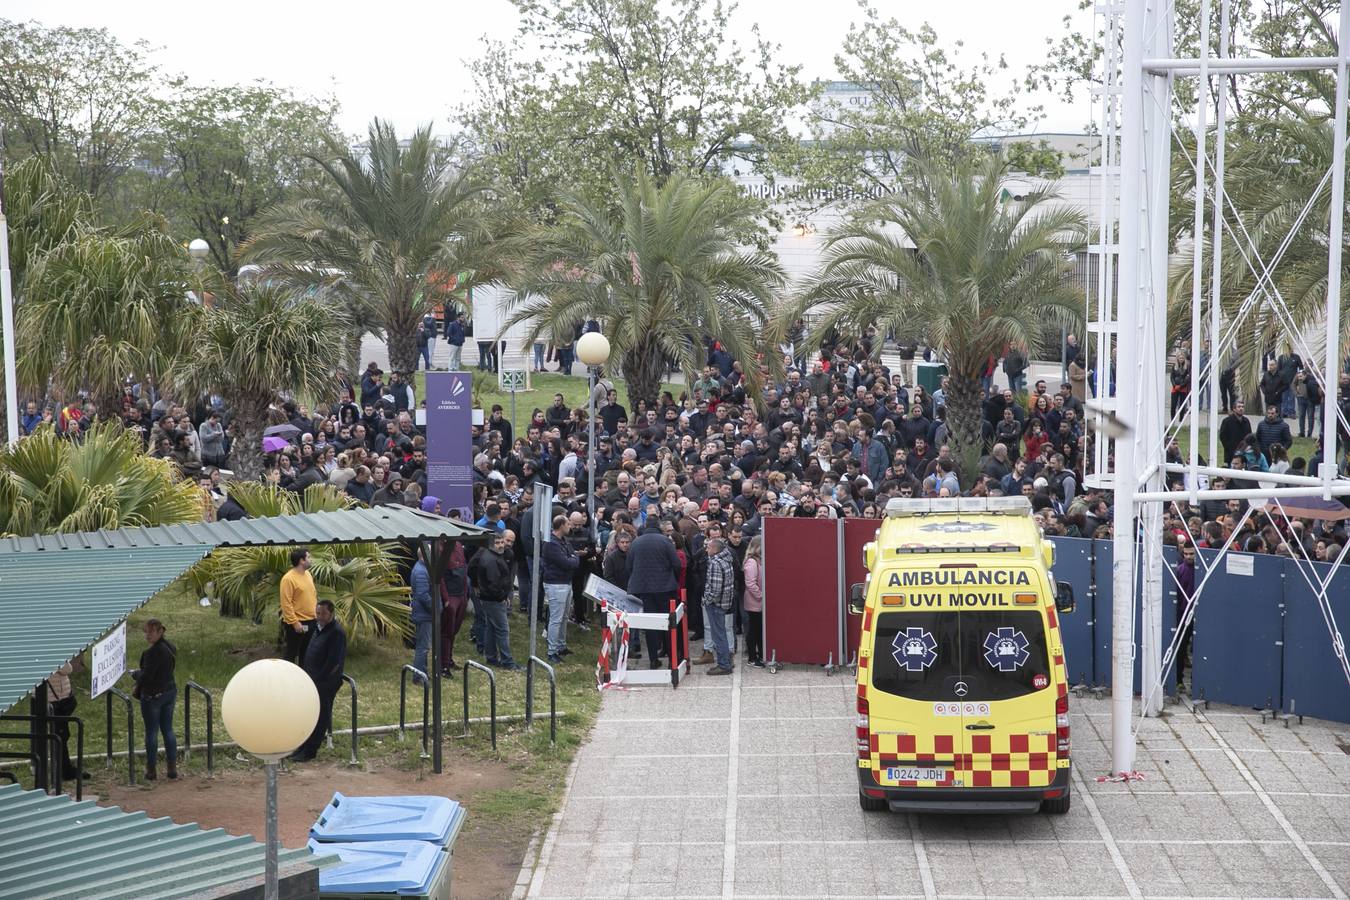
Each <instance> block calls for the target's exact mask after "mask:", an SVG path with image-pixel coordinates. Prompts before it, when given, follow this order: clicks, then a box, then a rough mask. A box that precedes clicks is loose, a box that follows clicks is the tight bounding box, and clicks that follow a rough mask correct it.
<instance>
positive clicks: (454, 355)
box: [445, 313, 464, 372]
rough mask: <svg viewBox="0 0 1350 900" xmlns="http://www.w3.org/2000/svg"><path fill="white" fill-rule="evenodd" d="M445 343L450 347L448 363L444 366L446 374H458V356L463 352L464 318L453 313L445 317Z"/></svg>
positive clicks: (459, 314)
mask: <svg viewBox="0 0 1350 900" xmlns="http://www.w3.org/2000/svg"><path fill="white" fill-rule="evenodd" d="M445 342H446V343H447V344H449V345H450V361H449V362H447V363H446V364H445V367H446V371H447V372H458V371H459V366H460V354H462V353H463V352H464V316H463V315H462V314H461V313H453V314H451V315H447V316H446V317H445Z"/></svg>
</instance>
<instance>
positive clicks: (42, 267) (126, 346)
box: [15, 225, 200, 414]
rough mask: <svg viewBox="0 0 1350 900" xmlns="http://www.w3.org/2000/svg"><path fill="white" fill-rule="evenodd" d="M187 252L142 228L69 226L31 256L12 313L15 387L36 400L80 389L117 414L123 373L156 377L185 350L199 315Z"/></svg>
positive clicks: (101, 407) (156, 232)
mask: <svg viewBox="0 0 1350 900" xmlns="http://www.w3.org/2000/svg"><path fill="white" fill-rule="evenodd" d="M191 278H192V276H191V273H190V271H189V266H188V258H187V254H186V253H185V252H184V251H183V249H182V247H180V246H179V245H178V244H176V243H175V242H174V241H173V240H172V239H171V238H169V237H168V236H167V235H166V234H164V233H163V232H161V231H159V230H157V229H154V228H151V227H148V226H143V227H141V228H139V229H137V230H134V231H131V232H124V233H116V234H115V233H110V232H108V231H103V230H99V229H95V228H90V227H79V226H78V225H77V226H75V227H74V228H73V229H72V230H71V232H70V233H69V234H68V235H67V237H66V238H65V239H64V240H61V241H60V242H59V243H56V244H55V245H54V246H51V247H49V248H48V249H47V250H45V251H44V252H41V253H40V254H39V255H37V257H36V258H35V259H33V258H30V259H29V260H28V263H27V271H26V273H25V274H24V277H23V282H22V293H21V295H20V298H19V300H20V302H19V303H18V304H17V308H16V311H15V318H16V321H15V332H16V336H17V343H18V375H19V382H20V385H21V386H23V387H24V388H25V389H27V390H30V391H32V392H34V393H36V394H37V395H39V396H41V395H42V394H43V393H45V392H46V390H47V386H48V383H49V380H50V383H51V384H52V385H53V386H54V387H55V388H56V389H57V390H58V391H59V392H62V393H64V394H66V395H67V396H73V395H74V393H75V392H76V391H80V390H86V391H88V392H89V394H90V396H91V397H92V398H93V400H94V402H95V403H96V405H97V407H98V410H99V412H100V413H103V414H107V413H109V412H110V411H112V410H113V409H114V403H115V400H116V398H117V397H118V396H119V395H120V394H121V387H122V384H123V383H124V382H125V381H126V379H127V377H128V376H136V377H140V376H141V375H142V374H144V373H147V372H149V373H161V372H163V371H165V370H166V369H167V368H168V366H169V363H170V362H171V361H173V360H175V359H178V358H180V356H181V355H182V354H183V352H184V351H185V348H186V346H187V342H188V339H189V337H190V336H191V334H192V332H193V329H194V322H195V320H196V318H197V314H198V312H199V311H200V307H198V306H197V305H196V304H195V303H193V302H192V301H191V299H189V296H188V293H189V290H190V289H191V286H192V281H191Z"/></svg>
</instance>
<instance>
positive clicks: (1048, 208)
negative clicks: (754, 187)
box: [775, 154, 1086, 478]
mask: <svg viewBox="0 0 1350 900" xmlns="http://www.w3.org/2000/svg"><path fill="white" fill-rule="evenodd" d="M908 168H909V173H910V174H909V175H908V176H907V179H906V185H905V190H904V191H901V192H898V193H895V194H891V195H888V196H887V197H884V198H882V199H880V200H877V201H875V202H873V203H871V204H868V205H867V206H865V207H864V208H862V209H861V210H859V211H858V212H857V214H856V215H855V216H854V217H853V218H852V219H851V220H850V221H848V222H847V223H845V224H844V225H843V226H842V227H840V228H839V229H838V230H837V231H835V232H833V233H832V234H831V235H830V236H829V238H828V240H827V241H826V244H825V257H824V262H823V264H822V266H821V271H820V275H819V277H818V278H817V279H816V281H815V282H814V283H813V284H812V285H811V286H810V288H809V289H808V290H807V291H805V292H804V293H803V294H802V296H801V297H799V298H798V299H797V301H796V302H795V303H794V304H791V305H790V306H788V307H787V308H785V309H784V310H782V311H781V312H780V315H779V316H778V317H777V319H776V323H775V329H776V330H780V331H781V330H783V329H785V328H786V324H785V323H790V322H792V321H793V320H794V319H795V318H796V317H798V316H800V315H801V314H802V313H803V312H805V311H806V310H807V309H812V308H815V310H816V312H817V313H818V314H819V318H818V320H817V325H816V335H817V337H819V335H821V334H823V333H825V332H827V331H830V330H832V329H838V330H839V331H841V332H843V333H845V334H860V333H862V331H863V329H864V328H866V327H867V326H869V325H876V326H877V327H878V328H879V329H880V330H881V331H882V332H883V333H884V332H885V331H887V330H890V329H894V330H896V331H897V332H899V331H902V330H905V331H912V330H913V329H914V328H916V327H917V328H918V329H919V330H920V331H921V332H922V334H923V335H924V336H925V337H926V339H927V344H928V345H929V346H931V347H932V348H933V349H934V350H935V351H936V352H937V353H938V355H939V356H941V357H942V358H943V359H945V360H946V361H947V365H948V366H949V368H950V373H951V382H950V387H949V389H948V391H947V423H948V426H949V435H950V440H951V442H952V449H953V452H954V455H955V456H956V457H957V459H958V461H959V462H960V464H961V466H962V472H963V474H964V475H965V476H966V477H967V478H968V477H970V474H971V473H972V472H973V471H975V467H976V466H977V464H978V460H979V455H980V451H981V415H982V411H981V400H982V399H983V398H982V397H981V390H980V374H981V372H982V371H983V369H984V367H985V365H986V364H987V362H988V360H989V357H990V355H991V354H992V355H997V354H998V353H1000V352H1001V350H1002V348H1003V347H1004V346H1005V345H1007V344H1008V343H1010V342H1012V343H1017V344H1022V345H1034V344H1036V343H1037V342H1038V341H1039V340H1040V339H1041V336H1042V334H1043V332H1045V331H1046V330H1047V329H1049V330H1053V331H1054V332H1055V333H1056V334H1057V333H1058V329H1059V327H1060V325H1061V323H1064V324H1068V323H1071V322H1074V321H1075V320H1076V319H1077V318H1079V317H1081V314H1082V313H1081V310H1082V305H1083V298H1082V295H1081V293H1080V292H1079V291H1078V289H1077V288H1075V287H1073V283H1072V272H1071V269H1070V265H1069V263H1068V262H1067V261H1066V259H1065V252H1064V251H1065V250H1066V249H1068V248H1069V247H1070V246H1072V245H1073V244H1074V243H1076V242H1078V241H1081V239H1082V237H1083V235H1084V234H1085V231H1086V229H1085V223H1084V220H1083V217H1082V215H1081V214H1080V213H1079V212H1077V211H1076V210H1074V209H1072V208H1070V207H1068V206H1063V205H1060V206H1056V205H1054V204H1053V203H1051V201H1053V200H1054V199H1055V196H1056V195H1055V194H1054V192H1053V190H1052V189H1051V188H1048V187H1047V188H1046V189H1044V190H1035V191H1030V192H1028V193H1026V194H1022V195H1020V196H1021V198H1022V199H1014V198H1013V196H1012V195H1010V194H1008V193H1007V192H1006V191H1005V189H1004V185H1005V182H1006V179H1007V175H1008V164H1007V161H1006V160H1005V159H1004V158H1003V157H1002V156H999V155H995V154H987V155H986V156H985V157H984V158H976V159H969V160H967V161H965V162H963V163H960V164H959V165H957V166H956V167H955V171H954V174H953V172H952V170H951V169H949V167H948V166H946V165H944V164H939V163H935V162H931V161H923V160H912V161H911V162H910V164H909V167H908Z"/></svg>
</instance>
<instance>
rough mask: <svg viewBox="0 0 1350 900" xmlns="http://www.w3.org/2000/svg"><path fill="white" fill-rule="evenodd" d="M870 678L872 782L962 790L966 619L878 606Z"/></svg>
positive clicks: (869, 663)
mask: <svg viewBox="0 0 1350 900" xmlns="http://www.w3.org/2000/svg"><path fill="white" fill-rule="evenodd" d="M872 634H873V642H872V650H871V658H870V659H869V660H868V672H869V674H870V677H871V680H872V681H871V690H870V691H869V692H868V706H869V715H870V726H871V748H870V749H871V761H872V772H873V777H874V778H875V779H876V782H877V784H879V785H882V786H883V787H960V786H962V784H963V776H962V773H961V770H960V768H959V765H960V763H961V761H962V760H963V758H964V757H965V755H966V754H967V753H968V752H969V751H968V750H967V748H966V731H965V728H964V724H965V723H964V720H963V718H962V712H961V710H962V702H961V700H962V697H961V694H960V691H961V690H962V688H961V684H962V681H963V679H962V659H961V655H962V637H961V622H960V615H959V614H956V613H953V612H947V611H937V610H925V609H917V608H914V607H910V606H903V607H888V606H878V607H877V608H876V609H875V621H874V623H873V629H872Z"/></svg>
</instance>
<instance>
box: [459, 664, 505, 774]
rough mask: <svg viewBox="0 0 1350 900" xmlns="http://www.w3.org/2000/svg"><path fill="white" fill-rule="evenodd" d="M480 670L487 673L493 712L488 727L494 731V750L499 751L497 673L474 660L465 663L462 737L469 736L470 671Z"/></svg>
mask: <svg viewBox="0 0 1350 900" xmlns="http://www.w3.org/2000/svg"><path fill="white" fill-rule="evenodd" d="M470 669H478V670H479V671H480V672H485V673H487V677H488V696H489V697H490V698H491V699H490V702H491V705H492V711H491V714H490V716H489V718H488V725H489V727H490V728H491V731H492V750H493V752H496V750H497V673H496V672H494V671H492V670H491V669H489V668H488V667H487V666H485V665H483V664H482V663H480V662H475V661H473V660H472V659H471V660H469V661H468V662H466V663H464V733H463V734H462V735H460V737H468V736H469V670H470Z"/></svg>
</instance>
